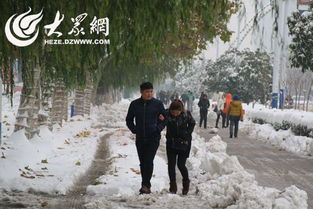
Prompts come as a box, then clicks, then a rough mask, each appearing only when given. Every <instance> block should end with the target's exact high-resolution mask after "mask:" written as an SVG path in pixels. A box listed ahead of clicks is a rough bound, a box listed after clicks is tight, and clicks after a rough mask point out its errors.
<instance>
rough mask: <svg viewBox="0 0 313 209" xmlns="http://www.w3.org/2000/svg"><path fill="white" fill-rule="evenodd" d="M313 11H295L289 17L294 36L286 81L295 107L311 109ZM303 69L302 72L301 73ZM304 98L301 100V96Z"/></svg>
mask: <svg viewBox="0 0 313 209" xmlns="http://www.w3.org/2000/svg"><path fill="white" fill-rule="evenodd" d="M312 22H313V12H312V9H311V11H308V12H304V13H301V12H300V11H298V12H294V13H293V14H292V15H291V17H289V18H288V27H289V32H290V35H291V36H292V43H291V44H290V46H289V48H290V51H291V57H290V61H291V66H290V69H288V71H287V78H286V83H287V85H288V87H289V89H290V91H291V93H292V94H293V95H295V96H296V97H295V106H294V107H295V108H296V109H302V110H306V111H308V110H309V102H310V100H311V94H312V88H313V50H312V48H313V25H312ZM301 71H302V73H301ZM301 96H303V98H304V99H302V101H301V102H300V98H301Z"/></svg>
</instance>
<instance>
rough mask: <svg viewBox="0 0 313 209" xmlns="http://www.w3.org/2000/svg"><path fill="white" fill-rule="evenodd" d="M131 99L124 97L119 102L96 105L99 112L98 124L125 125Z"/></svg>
mask: <svg viewBox="0 0 313 209" xmlns="http://www.w3.org/2000/svg"><path fill="white" fill-rule="evenodd" d="M129 104H130V100H128V99H122V100H121V101H120V102H118V103H114V104H105V103H103V104H102V105H101V106H96V107H94V112H96V113H97V116H96V118H97V124H98V125H103V126H105V127H111V128H119V127H124V126H125V118H126V114H127V110H128V106H129Z"/></svg>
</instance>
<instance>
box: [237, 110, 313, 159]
mask: <svg viewBox="0 0 313 209" xmlns="http://www.w3.org/2000/svg"><path fill="white" fill-rule="evenodd" d="M244 109H245V110H246V117H245V118H246V119H245V121H244V122H243V123H241V124H242V125H240V129H241V131H243V132H245V133H246V134H247V135H249V136H250V137H251V138H255V139H257V140H261V141H264V142H266V143H270V144H272V145H274V146H277V147H279V148H281V149H284V150H287V151H289V152H293V153H297V154H302V155H311V156H312V155H313V138H312V137H307V136H296V135H295V134H294V133H293V132H292V130H291V128H289V127H288V128H286V129H287V130H277V131H276V130H275V127H273V124H274V126H275V125H276V126H282V125H283V124H284V123H288V124H292V125H293V126H294V127H295V128H298V129H302V128H304V129H306V130H309V129H313V113H312V112H304V111H298V110H277V109H268V108H265V107H264V106H262V105H256V106H255V108H252V107H251V106H247V105H245V106H244ZM255 119H261V120H263V121H266V123H265V124H257V123H254V122H253V120H255ZM312 134H313V133H312Z"/></svg>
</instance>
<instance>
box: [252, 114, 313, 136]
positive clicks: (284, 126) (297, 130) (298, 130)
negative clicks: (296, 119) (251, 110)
mask: <svg viewBox="0 0 313 209" xmlns="http://www.w3.org/2000/svg"><path fill="white" fill-rule="evenodd" d="M251 120H252V122H253V123H257V124H261V125H263V124H270V125H271V126H273V128H274V129H275V130H276V131H279V130H288V129H291V131H292V132H293V133H294V135H296V136H306V137H311V138H313V129H312V128H308V127H307V126H304V125H299V124H298V125H297V124H293V123H291V122H289V121H285V120H284V121H282V123H277V122H275V123H270V122H267V121H266V120H264V119H262V118H252V119H251Z"/></svg>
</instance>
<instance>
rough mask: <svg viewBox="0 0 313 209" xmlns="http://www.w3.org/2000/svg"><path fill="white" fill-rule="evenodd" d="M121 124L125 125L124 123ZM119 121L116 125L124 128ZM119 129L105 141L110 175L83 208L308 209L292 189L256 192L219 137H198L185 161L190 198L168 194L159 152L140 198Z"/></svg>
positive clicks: (134, 161)
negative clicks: (149, 188)
mask: <svg viewBox="0 0 313 209" xmlns="http://www.w3.org/2000/svg"><path fill="white" fill-rule="evenodd" d="M127 104H129V103H127V101H125V100H124V101H122V104H121V105H114V106H111V107H110V108H112V110H110V111H112V112H115V111H120V110H121V109H124V110H125V109H127V107H126V108H123V107H122V106H123V105H127ZM106 108H108V107H107V106H104V109H106ZM106 110H107V109H106ZM99 112H104V111H99ZM104 117H105V116H104ZM120 119H122V121H124V117H120ZM122 121H120V122H118V121H116V123H117V124H122V123H124V122H122ZM123 126H124V128H121V129H120V130H119V131H117V132H115V133H114V135H113V136H111V137H110V139H109V146H110V152H111V159H112V164H111V168H110V170H109V171H108V172H107V174H106V175H103V176H101V177H99V178H98V180H97V184H96V185H90V186H88V188H87V192H88V193H89V194H90V195H94V198H90V200H89V202H88V203H87V204H86V205H85V206H86V207H87V208H90V209H91V208H93V209H94V208H128V207H135V208H138V207H140V208H182V207H184V208H228V209H239V208H254V209H257V208H276V209H283V208H284V209H288V208H290V209H291V208H293V209H301V208H307V193H306V192H305V191H302V190H299V189H298V188H297V187H295V186H290V187H288V188H286V189H284V190H282V191H279V190H277V189H274V188H267V187H261V186H258V184H257V182H256V181H255V177H254V175H252V174H249V173H248V172H247V171H245V170H244V168H243V167H242V166H241V165H240V163H239V161H238V159H237V157H236V156H229V155H227V153H226V147H227V144H226V143H225V142H223V141H222V140H221V138H220V137H219V136H218V135H216V136H214V137H213V138H211V139H210V140H205V139H204V138H201V137H200V136H199V135H197V134H196V133H194V134H193V145H192V151H191V157H190V158H189V159H188V161H187V166H188V168H189V171H190V178H191V191H190V193H189V195H187V196H186V197H184V196H181V195H180V192H181V185H178V186H179V189H178V194H176V195H173V194H169V193H168V186H169V180H168V175H167V166H166V161H165V160H164V159H166V158H164V156H163V157H162V154H161V153H160V152H158V156H156V158H155V161H154V165H155V171H154V177H153V178H152V194H150V195H138V193H139V192H138V190H139V187H140V183H141V177H140V173H139V160H138V156H137V152H136V148H135V144H134V136H133V135H132V134H131V133H130V132H129V131H127V129H126V127H125V123H124V125H123ZM164 143H165V139H164V133H163V137H162V139H161V145H160V148H159V149H162V146H163V149H164ZM177 175H180V173H179V172H177Z"/></svg>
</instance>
